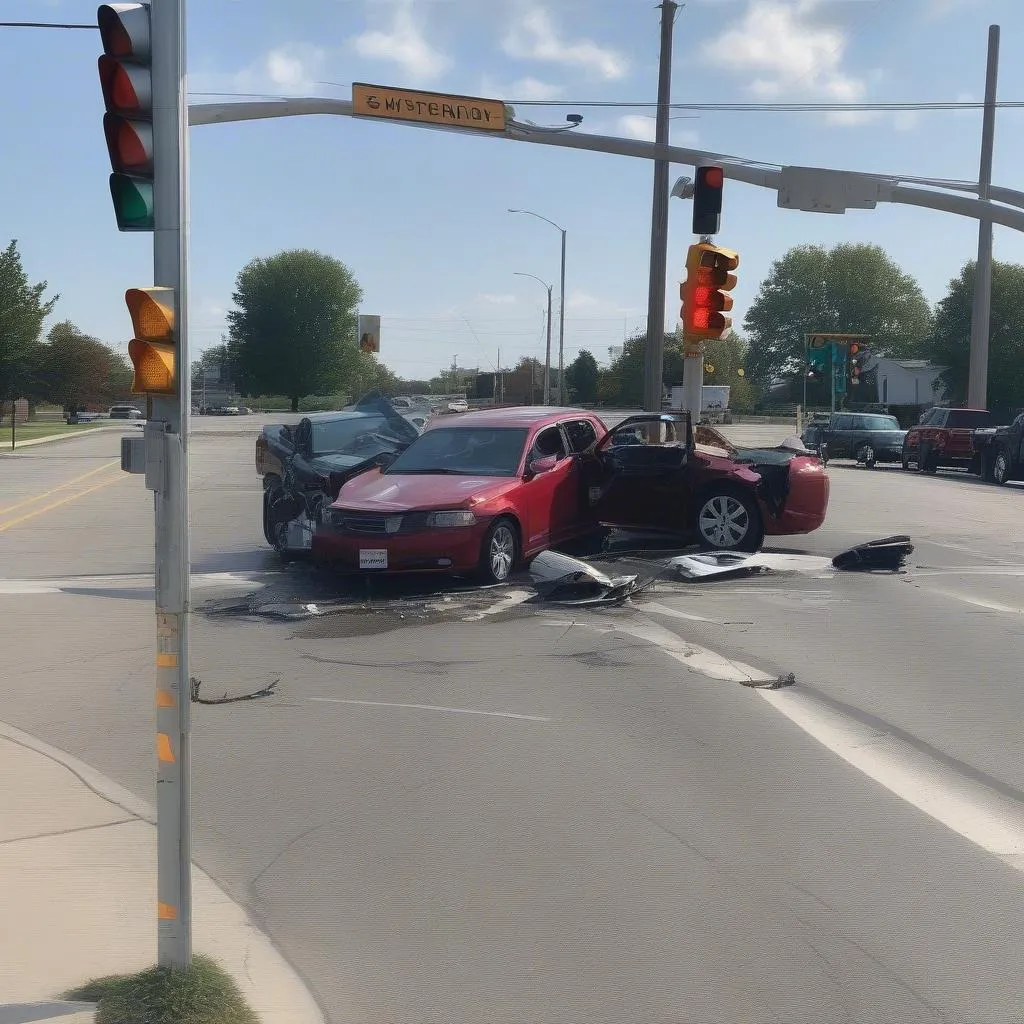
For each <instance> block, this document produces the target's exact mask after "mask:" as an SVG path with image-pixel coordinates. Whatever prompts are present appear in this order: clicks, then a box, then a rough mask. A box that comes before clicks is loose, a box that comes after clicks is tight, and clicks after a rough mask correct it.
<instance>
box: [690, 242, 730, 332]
mask: <svg viewBox="0 0 1024 1024" xmlns="http://www.w3.org/2000/svg"><path fill="white" fill-rule="evenodd" d="M739 263H740V258H739V254H738V253H735V252H733V251H732V250H731V249H723V248H722V247H721V246H717V245H712V244H711V243H710V242H698V243H697V244H696V245H691V246H690V249H689V251H688V253H687V255H686V280H685V281H684V282H683V283H682V284H681V285H680V286H679V297H680V299H681V300H682V303H683V305H682V311H681V315H682V321H683V330H684V332H685V334H686V335H688V336H689V337H691V338H721V337H722V335H723V334H725V332H726V331H727V330H729V328H730V327H732V318H731V317H728V316H726V315H725V314H726V313H728V312H729V310H731V309H732V296H731V295H729V294H728V293H729V292H730V291H732V289H733V288H735V287H736V275H735V274H733V273H732V271H734V270H735V269H736V268H737V267H738V266H739Z"/></svg>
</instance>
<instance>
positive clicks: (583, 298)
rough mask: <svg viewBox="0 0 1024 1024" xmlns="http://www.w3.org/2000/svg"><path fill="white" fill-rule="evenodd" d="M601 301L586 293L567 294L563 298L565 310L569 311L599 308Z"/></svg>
mask: <svg viewBox="0 0 1024 1024" xmlns="http://www.w3.org/2000/svg"><path fill="white" fill-rule="evenodd" d="M601 304H602V303H601V300H600V299H599V298H597V296H596V295H590V294H588V293H587V292H569V294H568V295H567V296H566V298H565V308H566V309H567V310H570V309H595V308H596V307H598V306H600V305H601Z"/></svg>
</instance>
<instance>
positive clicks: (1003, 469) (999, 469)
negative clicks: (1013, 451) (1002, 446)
mask: <svg viewBox="0 0 1024 1024" xmlns="http://www.w3.org/2000/svg"><path fill="white" fill-rule="evenodd" d="M1009 479H1010V460H1009V459H1008V458H1007V457H1006V452H997V453H996V457H995V459H994V460H993V461H992V482H993V483H994V484H998V485H999V486H1000V487H1003V486H1005V485H1006V482H1007V481H1008V480H1009Z"/></svg>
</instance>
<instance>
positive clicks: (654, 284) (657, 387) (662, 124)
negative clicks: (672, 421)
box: [644, 0, 677, 412]
mask: <svg viewBox="0 0 1024 1024" xmlns="http://www.w3.org/2000/svg"><path fill="white" fill-rule="evenodd" d="M660 6H661V54H660V59H659V64H658V114H657V120H656V121H655V129H654V141H655V143H656V144H657V145H659V146H667V145H668V129H669V113H670V106H669V104H670V103H671V101H672V30H673V28H674V27H675V19H676V8H677V4H676V3H675V0H662V3H661V5H660ZM668 168H669V162H668V160H666V159H665V158H664V157H658V158H657V159H655V161H654V196H653V200H652V204H651V267H650V280H649V282H648V290H647V344H646V345H645V346H644V409H645V410H646V411H647V412H660V411H661V393H662V375H663V366H664V362H665V274H666V272H667V270H668V199H669V193H668Z"/></svg>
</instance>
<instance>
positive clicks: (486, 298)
mask: <svg viewBox="0 0 1024 1024" xmlns="http://www.w3.org/2000/svg"><path fill="white" fill-rule="evenodd" d="M479 298H480V301H481V302H486V303H487V304H488V305H491V306H514V305H515V303H516V297H515V296H514V295H507V294H502V295H496V294H494V293H491V292H484V294H483V295H480V296H479Z"/></svg>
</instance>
